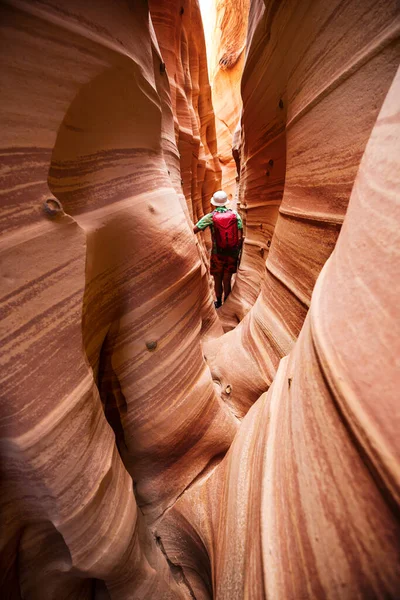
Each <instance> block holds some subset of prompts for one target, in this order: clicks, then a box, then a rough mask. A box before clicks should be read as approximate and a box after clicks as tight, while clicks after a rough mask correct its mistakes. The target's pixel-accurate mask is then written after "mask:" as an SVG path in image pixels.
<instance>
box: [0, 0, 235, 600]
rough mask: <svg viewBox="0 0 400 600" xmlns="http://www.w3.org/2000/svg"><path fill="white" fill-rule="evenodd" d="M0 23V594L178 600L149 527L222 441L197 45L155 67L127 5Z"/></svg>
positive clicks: (51, 6) (211, 176)
mask: <svg viewBox="0 0 400 600" xmlns="http://www.w3.org/2000/svg"><path fill="white" fill-rule="evenodd" d="M185 6H186V8H187V10H188V11H189V12H190V11H191V13H192V16H193V15H197V19H198V27H199V26H200V22H199V10H198V6H197V3H196V2H186V4H185ZM173 8H174V7H173V3H171V4H170V9H171V11H172V9H173ZM165 12H166V11H165V7H164V13H165ZM155 21H156V22H157V19H155ZM0 22H1V39H2V59H3V60H2V64H3V66H2V68H1V77H2V84H1V89H2V103H1V104H2V111H1V112H2V126H1V129H2V138H1V146H2V149H1V155H2V170H1V173H2V180H1V189H2V211H1V227H2V236H1V281H2V285H1V317H2V325H1V340H2V343H1V355H0V356H1V358H0V360H1V366H2V369H1V385H0V387H1V392H2V402H1V416H0V436H1V442H0V443H1V446H0V448H1V459H2V494H1V502H0V514H1V516H0V518H1V522H2V524H6V525H5V526H2V528H1V534H0V556H1V563H2V569H1V580H0V588H1V590H2V597H4V598H13V599H14V598H20V597H21V598H22V597H23V598H38V599H39V598H40V600H44V599H50V598H52V599H53V598H54V599H55V598H57V600H60V599H63V598H71V599H72V598H73V599H75V598H82V599H83V598H92V597H94V595H96V597H97V595H99V594H102V593H104V594H105V593H106V591H105V589H106V588H107V590H108V592H107V593H108V594H110V596H111V597H112V598H116V599H118V600H119V599H121V598H132V597H134V598H175V597H179V598H181V597H182V598H183V597H187V596H188V594H189V592H188V588H187V586H186V585H185V583H184V582H183V583H182V581H181V580H180V579H179V576H178V575H179V573H178V575H176V574H175V575H176V579H177V582H176V581H175V578H174V576H173V574H171V569H170V567H169V566H168V564H167V561H166V559H165V557H164V556H163V553H162V548H160V547H159V545H157V544H158V540H155V539H154V536H153V534H152V532H151V529H150V527H149V524H150V523H151V522H152V521H153V520H154V519H156V518H158V517H159V516H160V515H161V514H162V513H163V512H164V511H165V510H166V509H167V508H168V506H170V505H171V504H172V503H173V502H174V501H175V499H176V498H177V497H178V496H179V495H180V494H182V492H183V491H184V490H185V489H186V488H187V486H189V485H190V484H191V482H192V481H193V480H194V479H195V478H196V477H198V476H199V475H200V474H202V473H203V472H207V469H208V468H210V466H212V465H213V464H214V462H215V460H216V457H220V456H223V454H224V453H225V452H226V451H227V449H228V448H229V446H230V444H231V442H232V439H233V437H234V434H235V432H236V429H237V420H236V419H235V418H234V417H233V416H232V414H231V413H230V411H229V410H228V407H226V405H225V404H224V403H223V402H222V401H221V399H220V398H219V397H218V395H217V394H216V389H215V386H214V383H213V381H212V378H211V374H210V371H209V368H208V366H207V364H206V363H205V360H204V357H203V353H202V348H201V336H202V335H203V334H206V333H207V335H211V334H212V332H213V331H214V335H215V333H217V334H219V333H221V331H222V330H221V329H220V326H219V325H218V323H217V318H216V314H215V311H214V308H213V305H212V299H211V295H210V293H209V285H208V278H207V276H206V271H205V267H204V264H203V262H202V260H201V258H200V255H199V252H198V249H199V248H200V246H198V247H197V248H196V244H195V240H194V237H193V234H192V232H191V226H190V218H189V210H188V206H187V202H186V200H185V195H186V197H188V198H191V196H190V190H191V186H192V185H193V204H192V209H193V206H194V205H196V202H197V203H198V202H199V201H201V189H202V186H203V182H204V181H205V180H206V183H204V186H205V188H207V187H208V188H209V189H212V191H213V190H214V189H215V187H217V185H218V184H217V182H218V174H215V170H214V171H213V164H214V159H213V155H212V150H210V149H209V147H208V146H207V145H206V144H205V142H207V143H208V144H209V145H210V146H211V147H212V146H213V144H214V145H215V135H214V134H213V113H212V108H211V104H210V102H209V101H208V104H207V103H206V101H205V100H204V95H206V96H207V94H208V95H209V92H207V73H206V71H205V64H206V57H205V47H204V42H203V43H202V44H201V43H200V42H199V43H198V44H197V45H196V46H195V47H192V48H191V54H190V62H187V61H186V58H185V55H184V52H183V50H182V57H181V55H179V56H176V57H175V65H171V60H168V59H167V58H166V57H165V58H164V56H161V53H160V44H159V40H158V39H157V38H156V35H155V33H154V28H153V25H152V21H151V18H150V13H149V10H148V7H147V3H146V2H142V1H139V0H138V1H135V2H130V3H129V2H121V3H118V4H117V5H115V4H113V3H111V2H108V1H106V0H103V1H100V2H98V1H96V2H85V3H81V2H78V1H71V2H68V3H67V4H65V3H63V2H58V1H57V0H54V1H51V2H41V1H37V2H24V1H17V0H16V1H15V2H14V1H10V2H6V3H3V4H2V6H1V19H0ZM182 35H183V34H182ZM192 35H193V34H192ZM160 43H161V42H160ZM167 61H168V65H167V67H166V68H165V66H164V65H165V63H166V62H167ZM173 68H175V71H176V73H182V72H183V71H185V74H186V75H187V71H188V70H189V73H190V69H192V87H193V88H194V87H195V86H196V85H197V87H198V90H197V99H195V92H194V91H193V90H192V92H191V96H190V93H189V92H190V90H189V88H188V87H187V86H186V87H184V88H182V89H180V92H181V93H182V94H183V95H184V94H187V96H188V99H187V106H190V116H191V122H190V123H186V122H184V120H183V117H182V115H181V112H182V111H183V109H184V107H183V101H182V98H181V99H180V100H179V101H178V100H177V99H176V92H177V88H176V89H175V99H174V94H173V92H174V90H173V88H172V87H171V86H170V83H169V82H170V80H171V74H170V71H171V72H172V70H173ZM189 79H190V77H189ZM202 86H203V87H202ZM200 87H202V89H201V90H200ZM203 88H204V89H203ZM189 96H190V98H189ZM174 102H175V104H174ZM178 105H179V108H178ZM181 109H182V111H181ZM178 124H179V127H178ZM190 126H191V127H192V129H190ZM196 127H197V129H196ZM200 132H202V133H201V135H200ZM177 133H178V134H179V135H176V134H177ZM185 135H186V137H187V139H188V142H187V143H188V146H187V147H186V146H185V144H186V141H185ZM200 137H201V139H202V140H203V145H201V144H200ZM177 138H178V139H177ZM189 138H190V139H189ZM193 148H195V149H197V150H196V152H197V154H196V157H195V158H194V157H193V156H192V150H193ZM185 152H186V154H185ZM180 153H181V156H179V154H180ZM182 153H183V154H184V156H182ZM188 160H189V163H190V165H191V168H192V169H193V170H194V171H195V173H196V176H195V177H194V176H193V174H192V173H191V172H189V171H185V168H184V167H183V166H182V165H186V164H187V163H188ZM189 163H188V164H189ZM181 171H182V176H183V177H184V178H186V177H187V179H188V186H189V187H188V188H187V189H186V188H185V186H184V190H183V191H184V192H185V194H184V193H182V186H181ZM213 186H214V187H213ZM209 189H208V192H207V193H209ZM194 192H195V193H194ZM198 210H200V209H198ZM143 515H145V517H144V516H143ZM145 519H146V523H145V522H144V521H145ZM3 591H4V593H5V595H3ZM189 596H190V595H189ZM99 597H100V596H99Z"/></svg>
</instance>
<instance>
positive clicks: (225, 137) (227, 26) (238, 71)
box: [208, 0, 250, 206]
mask: <svg viewBox="0 0 400 600" xmlns="http://www.w3.org/2000/svg"><path fill="white" fill-rule="evenodd" d="M249 3H250V2H249V0H229V1H227V0H216V1H215V14H214V15H213V20H212V27H213V30H212V32H211V34H210V39H209V42H208V45H209V48H208V52H209V54H210V56H209V65H210V81H211V86H212V103H213V109H214V112H215V123H216V131H217V139H218V158H219V162H220V165H221V169H222V188H223V189H224V190H225V191H226V193H227V194H228V197H229V198H230V199H231V202H232V206H235V205H236V201H237V198H236V194H235V189H236V187H237V186H236V178H237V176H238V174H239V173H240V169H238V168H237V165H236V162H235V159H236V157H235V149H233V151H232V137H233V135H234V133H235V130H236V127H237V126H238V123H239V120H240V115H241V110H242V98H241V94H240V83H241V78H242V73H243V67H244V63H245V49H246V37H247V15H248V12H249Z"/></svg>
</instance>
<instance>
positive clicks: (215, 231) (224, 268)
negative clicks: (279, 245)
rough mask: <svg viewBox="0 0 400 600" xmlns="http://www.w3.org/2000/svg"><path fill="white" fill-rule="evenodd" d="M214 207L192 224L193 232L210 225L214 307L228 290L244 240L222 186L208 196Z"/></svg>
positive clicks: (239, 225)
mask: <svg viewBox="0 0 400 600" xmlns="http://www.w3.org/2000/svg"><path fill="white" fill-rule="evenodd" d="M211 204H212V205H213V206H215V210H213V211H212V212H210V213H208V214H207V215H205V216H204V217H202V218H201V219H200V221H199V222H198V223H196V225H195V226H194V228H193V231H194V233H198V232H199V231H203V229H205V228H206V227H211V236H212V244H213V245H212V251H211V262H210V273H211V275H212V276H213V277H214V288H215V295H216V298H217V300H216V302H215V303H214V304H215V308H219V307H220V306H221V305H222V292H224V302H225V301H226V299H227V297H228V296H229V294H230V292H231V279H232V275H233V273H236V271H237V265H238V261H239V255H240V251H241V249H242V243H243V223H242V219H241V218H240V215H239V214H238V213H237V212H236V211H235V210H230V209H229V208H227V204H229V200H228V196H227V195H226V194H225V192H223V191H222V190H219V191H218V192H215V194H214V195H213V197H212V198H211Z"/></svg>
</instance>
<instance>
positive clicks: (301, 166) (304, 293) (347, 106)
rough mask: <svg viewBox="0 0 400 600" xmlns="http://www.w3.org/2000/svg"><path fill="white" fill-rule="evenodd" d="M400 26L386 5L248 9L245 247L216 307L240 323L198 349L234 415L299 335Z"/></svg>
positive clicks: (390, 68)
mask: <svg viewBox="0 0 400 600" xmlns="http://www.w3.org/2000/svg"><path fill="white" fill-rule="evenodd" d="M371 15H373V17H372V16H371ZM300 23H301V27H300V26H299V24H300ZM399 29H400V26H399V18H398V6H397V5H396V2H395V1H393V2H386V1H382V2H375V1H372V0H371V1H370V2H359V1H354V2H342V1H340V0H337V1H336V2H334V3H331V4H330V6H329V8H327V6H326V4H325V3H324V2H319V1H313V2H311V3H308V4H307V5H306V4H304V3H289V2H282V3H280V4H277V3H273V2H270V3H267V4H266V6H264V3H263V2H261V1H260V2H259V1H258V0H257V1H254V2H253V3H252V5H251V11H250V17H249V37H248V53H247V59H246V66H245V69H244V73H243V80H242V94H243V117H242V141H243V145H242V156H241V163H242V167H241V170H242V176H241V181H240V189H239V197H240V201H241V209H242V211H243V214H244V217H245V221H246V232H245V235H246V243H245V247H244V253H243V258H242V263H241V267H240V270H239V273H238V276H237V280H236V284H235V287H234V290H233V293H232V294H231V296H230V298H229V300H228V302H227V303H226V305H225V306H224V307H223V308H222V309H221V311H220V313H221V317H222V319H223V322H224V324H225V326H226V327H227V328H230V327H232V326H233V325H234V324H236V323H237V322H238V321H239V320H242V319H243V320H242V322H241V323H240V325H239V327H237V328H236V329H235V331H234V332H232V333H230V334H229V335H227V336H224V337H223V338H222V339H221V341H219V340H218V341H217V342H216V343H215V344H214V345H213V346H211V347H209V348H208V349H207V356H208V358H209V363H210V364H212V366H213V373H214V377H215V378H218V379H219V380H220V381H221V382H222V387H223V388H225V387H226V385H228V384H231V385H232V388H233V393H232V394H231V395H230V396H229V398H227V400H228V401H229V402H231V403H233V404H235V405H236V406H237V409H236V410H237V411H238V412H239V414H242V415H243V414H244V413H245V412H246V411H247V410H248V408H249V406H250V405H251V403H252V402H254V401H255V400H256V399H257V398H258V396H259V395H260V394H261V393H262V392H263V391H265V390H266V389H268V386H269V385H270V384H271V382H272V380H273V379H274V376H275V373H276V369H277V367H278V363H279V360H280V359H281V358H282V357H283V356H285V355H286V354H287V353H288V352H289V351H290V350H291V348H292V347H293V344H294V342H295V340H296V338H297V336H298V334H299V332H300V329H301V327H302V324H303V321H304V318H305V316H306V313H307V310H308V307H309V305H310V299H311V293H312V290H313V287H314V284H315V281H316V278H317V276H318V274H319V272H320V270H321V268H322V266H323V265H324V263H325V261H326V260H327V258H328V257H329V255H330V254H331V252H332V250H333V248H334V245H335V243H336V239H337V236H338V234H339V231H340V227H341V224H342V222H343V217H344V214H345V212H346V208H347V203H348V200H349V196H350V192H351V188H352V185H353V182H354V179H355V176H356V173H357V169H358V165H359V162H360V159H361V156H362V153H363V150H364V148H365V144H366V143H367V140H368V137H369V135H370V133H371V129H372V126H373V124H374V122H375V119H376V117H377V113H378V111H379V108H380V106H381V104H382V102H383V99H384V97H385V94H386V92H387V90H388V87H389V85H390V83H391V81H392V78H393V76H394V74H395V71H396V68H397V65H398V62H399V54H400V50H399ZM339 40H340V43H339ZM256 74H257V76H256ZM253 304H254V307H253V309H252V310H251V312H250V313H249V314H247V313H248V311H249V310H250V308H251V307H252V306H253ZM246 314H247V317H246V318H244V317H245V315H246ZM250 349H251V351H250ZM215 355H216V356H215ZM225 358H227V360H225ZM232 364H235V370H234V373H232V372H231V370H230V365H232ZM225 365H229V366H228V368H227V367H226V366H225Z"/></svg>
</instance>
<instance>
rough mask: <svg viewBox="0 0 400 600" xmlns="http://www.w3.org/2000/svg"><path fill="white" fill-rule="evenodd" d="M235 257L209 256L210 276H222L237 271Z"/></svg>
mask: <svg viewBox="0 0 400 600" xmlns="http://www.w3.org/2000/svg"><path fill="white" fill-rule="evenodd" d="M237 263H238V257H237V256H229V255H226V254H211V262H210V273H211V275H222V276H223V275H224V274H225V273H230V274H231V275H232V274H233V273H236V271H237Z"/></svg>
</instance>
